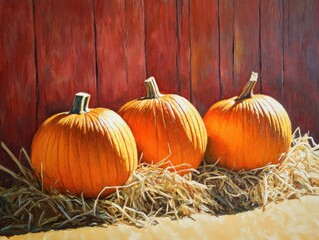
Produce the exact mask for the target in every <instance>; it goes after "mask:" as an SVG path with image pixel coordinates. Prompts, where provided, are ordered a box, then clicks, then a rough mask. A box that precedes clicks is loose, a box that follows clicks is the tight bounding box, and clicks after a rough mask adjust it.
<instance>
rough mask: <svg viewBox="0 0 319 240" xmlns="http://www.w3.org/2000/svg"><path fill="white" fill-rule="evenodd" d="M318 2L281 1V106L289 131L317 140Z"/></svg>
mask: <svg viewBox="0 0 319 240" xmlns="http://www.w3.org/2000/svg"><path fill="white" fill-rule="evenodd" d="M318 12H319V2H318V1H316V0H307V1H298V0H290V1H286V0H285V1H284V78H285V80H284V94H283V98H284V103H285V105H286V106H287V108H288V113H289V115H290V117H291V119H292V123H293V128H296V127H298V126H300V128H301V130H302V132H303V133H304V132H306V131H310V134H311V135H312V136H314V137H315V138H316V139H317V142H318V139H319V132H318V129H319V74H318V63H319V29H318V23H319V14H318Z"/></svg>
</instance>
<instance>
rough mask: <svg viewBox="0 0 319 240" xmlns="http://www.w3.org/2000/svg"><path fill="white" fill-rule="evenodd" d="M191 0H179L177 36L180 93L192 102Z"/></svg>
mask: <svg viewBox="0 0 319 240" xmlns="http://www.w3.org/2000/svg"><path fill="white" fill-rule="evenodd" d="M189 10H190V8H189V0H177V20H178V21H177V24H178V27H177V34H178V58H177V71H178V83H179V89H178V92H179V94H180V95H181V96H183V97H185V98H187V99H188V100H190V95H191V88H190V87H191V86H190V85H191V84H190V34H189V27H190V26H189V24H190V19H189Z"/></svg>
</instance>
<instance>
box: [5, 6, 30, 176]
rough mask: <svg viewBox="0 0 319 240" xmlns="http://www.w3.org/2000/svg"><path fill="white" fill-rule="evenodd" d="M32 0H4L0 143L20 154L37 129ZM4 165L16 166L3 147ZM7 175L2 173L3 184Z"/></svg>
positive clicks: (28, 144)
mask: <svg viewBox="0 0 319 240" xmlns="http://www.w3.org/2000/svg"><path fill="white" fill-rule="evenodd" d="M32 9H33V6H32V0H29V1H19V0H12V1H0V29H1V30H0V86H1V87H0V99H1V100H0V108H1V114H0V141H3V142H5V144H6V145H7V146H8V147H9V148H10V149H11V150H12V151H13V152H14V153H15V154H16V155H19V154H18V153H19V150H20V148H21V147H25V148H26V149H27V150H28V151H29V150H30V148H29V147H30V144H31V140H32V137H33V134H34V132H35V129H36V69H35V56H34V48H35V43H34V24H33V10H32ZM0 164H1V165H4V166H7V167H12V166H13V164H12V163H11V160H9V156H8V155H7V154H6V153H5V152H4V150H3V149H2V148H0ZM5 177H6V176H5V175H3V174H2V172H0V181H2V180H3V178H5Z"/></svg>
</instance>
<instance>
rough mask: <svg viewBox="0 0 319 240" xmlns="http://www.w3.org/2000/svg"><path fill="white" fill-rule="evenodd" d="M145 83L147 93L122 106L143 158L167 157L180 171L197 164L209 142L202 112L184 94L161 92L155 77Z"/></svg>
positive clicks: (154, 160) (124, 116) (149, 160)
mask: <svg viewBox="0 0 319 240" xmlns="http://www.w3.org/2000/svg"><path fill="white" fill-rule="evenodd" d="M145 86H146V97H144V98H140V99H135V100H132V101H130V102H127V103H126V104H124V105H123V106H122V107H121V108H120V110H119V114H120V115H121V116H122V118H123V119H124V120H125V121H126V122H127V124H128V125H129V126H130V128H131V130H132V132H133V135H134V137H135V140H136V144H137V147H138V151H139V153H140V154H141V153H142V155H141V156H142V157H141V161H144V162H147V163H158V162H160V161H162V160H164V159H167V160H169V161H170V162H171V164H172V165H173V166H177V165H179V170H181V172H180V174H181V175H183V174H185V173H186V172H187V170H185V168H189V167H192V168H197V167H198V166H199V164H200V162H201V161H202V159H203V157H204V153H205V149H206V145H207V133H206V129H205V125H204V122H203V120H202V118H201V116H200V114H199V113H198V111H197V110H196V109H195V107H194V106H193V105H192V104H191V103H190V102H189V101H188V100H187V99H185V98H184V97H181V96H179V95H176V94H161V93H160V91H159V89H158V86H157V84H156V81H155V78H154V77H150V78H149V79H147V80H145ZM183 164H184V166H183ZM166 166H167V164H166V165H165V164H163V165H162V167H166Z"/></svg>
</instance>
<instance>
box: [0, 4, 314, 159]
mask: <svg viewBox="0 0 319 240" xmlns="http://www.w3.org/2000/svg"><path fill="white" fill-rule="evenodd" d="M318 12H319V1H318V0H304V1H300V0H107V1H106V0H10V1H8V0H0V109H1V111H0V140H2V141H4V142H5V143H6V144H7V145H8V146H9V148H10V149H12V150H13V151H14V152H15V153H18V151H19V149H20V148H21V147H22V146H24V147H26V148H27V149H28V150H30V144H31V141H32V137H33V134H34V133H35V131H36V129H37V127H38V126H39V125H40V124H41V123H42V122H43V121H44V120H45V119H46V118H47V117H49V116H50V115H52V114H54V113H57V112H61V111H67V110H69V109H70V105H71V102H72V99H73V95H74V93H76V92H78V91H85V92H88V93H90V94H91V95H92V100H91V107H96V106H103V107H108V108H111V109H114V110H117V109H118V108H119V106H120V105H122V104H123V103H124V102H125V101H128V100H130V99H133V98H137V97H141V96H143V95H144V84H143V81H144V79H145V78H147V77H149V76H152V75H153V76H155V77H156V79H157V81H158V85H159V87H160V89H161V90H162V92H167V93H178V94H181V95H182V96H185V97H186V98H188V99H190V100H191V101H192V102H193V103H194V105H195V106H196V107H197V108H198V110H199V111H200V112H201V113H202V114H203V113H204V112H205V111H206V110H207V109H208V107H209V106H210V105H211V104H213V103H214V102H216V101H217V100H219V99H221V98H228V97H231V96H234V95H237V94H238V92H239V91H240V89H241V87H242V86H243V84H244V83H245V82H246V81H247V79H248V78H249V75H250V72H251V71H257V72H259V73H260V76H261V78H260V81H259V84H258V86H257V88H256V91H255V92H256V93H258V92H261V93H264V94H268V95H271V96H273V97H274V98H276V99H277V100H278V101H280V102H281V103H282V104H283V105H284V107H285V108H286V109H287V111H288V113H289V115H290V117H291V119H292V123H293V128H296V127H297V126H300V127H301V130H302V132H306V131H310V134H311V135H312V136H314V137H315V139H316V141H317V142H318V140H319V14H318ZM0 161H1V163H2V164H5V165H6V164H7V162H8V157H7V155H6V154H5V153H4V151H3V150H0Z"/></svg>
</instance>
